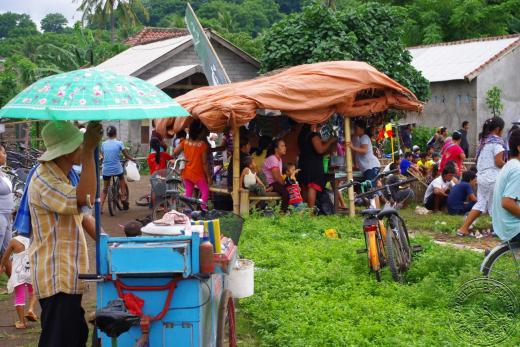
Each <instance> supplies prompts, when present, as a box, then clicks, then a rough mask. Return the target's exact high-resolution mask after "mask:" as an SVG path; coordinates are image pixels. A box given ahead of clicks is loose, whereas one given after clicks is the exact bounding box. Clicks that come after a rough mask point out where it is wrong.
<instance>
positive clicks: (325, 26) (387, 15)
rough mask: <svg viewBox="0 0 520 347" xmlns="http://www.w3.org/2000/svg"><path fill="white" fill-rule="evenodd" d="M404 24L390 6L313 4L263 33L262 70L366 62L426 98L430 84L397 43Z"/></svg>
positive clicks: (373, 4) (401, 44)
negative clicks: (334, 7)
mask: <svg viewBox="0 0 520 347" xmlns="http://www.w3.org/2000/svg"><path fill="white" fill-rule="evenodd" d="M403 23H404V18H403V16H402V15H400V14H399V12H398V11H397V10H396V9H395V8H392V7H389V6H384V5H381V4H376V3H369V4H367V5H361V6H359V7H358V8H356V9H351V10H345V11H339V10H337V11H333V10H332V9H330V8H328V7H326V6H322V5H319V4H313V5H311V6H308V7H306V8H304V9H303V12H301V13H293V14H291V15H289V16H287V17H285V18H284V19H282V20H281V21H279V22H278V23H276V24H274V25H273V26H272V27H271V29H269V30H268V31H267V32H266V33H265V37H264V40H263V42H264V44H263V47H264V48H263V55H262V58H261V62H262V71H264V72H265V71H270V70H273V69H277V68H281V67H286V66H293V65H299V64H306V63H315V62H320V61H332V60H359V61H366V62H367V63H369V64H371V65H372V66H374V67H375V68H377V69H378V70H379V71H381V72H383V73H385V74H387V75H388V76H390V77H392V78H393V79H395V80H396V81H397V82H399V83H401V84H402V85H404V86H405V87H407V88H409V89H410V90H412V91H413V92H414V93H415V94H416V95H417V97H418V98H419V99H421V100H426V99H427V98H428V96H429V83H428V81H427V80H426V79H425V78H424V77H423V76H422V75H421V73H420V72H418V71H417V70H415V69H414V67H413V66H412V65H411V61H412V58H411V55H410V53H409V52H408V51H407V50H406V48H405V46H404V44H403V42H402V41H401V37H402V36H403V30H402V29H401V27H402V25H403Z"/></svg>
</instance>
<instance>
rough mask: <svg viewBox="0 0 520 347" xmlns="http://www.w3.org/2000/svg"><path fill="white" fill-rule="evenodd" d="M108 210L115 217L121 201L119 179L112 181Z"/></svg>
mask: <svg viewBox="0 0 520 347" xmlns="http://www.w3.org/2000/svg"><path fill="white" fill-rule="evenodd" d="M108 197H109V199H108V212H110V215H111V216H112V217H113V216H115V215H116V212H117V209H118V202H119V182H118V181H117V180H113V181H112V185H111V186H110V189H109V190H108Z"/></svg>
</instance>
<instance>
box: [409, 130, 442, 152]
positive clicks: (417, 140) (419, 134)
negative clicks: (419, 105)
mask: <svg viewBox="0 0 520 347" xmlns="http://www.w3.org/2000/svg"><path fill="white" fill-rule="evenodd" d="M435 131H436V129H435V128H429V127H425V126H422V125H418V126H416V127H415V128H413V129H412V142H413V144H414V145H417V146H419V147H421V151H426V144H427V143H428V141H429V140H430V139H431V138H432V136H433V134H435Z"/></svg>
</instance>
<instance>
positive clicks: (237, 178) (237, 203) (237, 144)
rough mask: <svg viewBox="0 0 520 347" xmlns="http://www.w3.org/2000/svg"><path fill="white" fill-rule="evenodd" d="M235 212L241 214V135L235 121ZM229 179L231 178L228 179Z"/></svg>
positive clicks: (233, 130)
mask: <svg viewBox="0 0 520 347" xmlns="http://www.w3.org/2000/svg"><path fill="white" fill-rule="evenodd" d="M232 132H233V163H232V165H233V196H232V197H233V212H234V213H236V214H239V213H240V201H239V191H240V187H239V186H240V133H239V128H238V126H237V125H236V123H235V120H234V119H233V128H232ZM228 179H229V178H228Z"/></svg>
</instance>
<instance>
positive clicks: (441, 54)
mask: <svg viewBox="0 0 520 347" xmlns="http://www.w3.org/2000/svg"><path fill="white" fill-rule="evenodd" d="M518 45H520V36H519V35H510V36H501V37H491V38H481V39H472V40H464V41H457V42H447V43H441V44H436V45H429V46H419V47H410V48H409V51H410V53H411V55H412V58H413V60H412V65H413V66H414V67H415V68H416V69H417V70H419V71H421V72H422V74H423V76H424V77H425V78H426V79H428V80H429V81H430V82H441V81H451V80H463V79H468V80H472V79H473V78H475V77H476V76H478V74H479V73H480V71H481V69H482V68H483V67H485V66H486V65H487V64H489V63H491V62H493V61H494V60H496V59H498V58H500V57H501V56H502V55H503V54H505V53H507V52H509V51H510V50H511V49H512V48H514V47H516V46H518Z"/></svg>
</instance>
